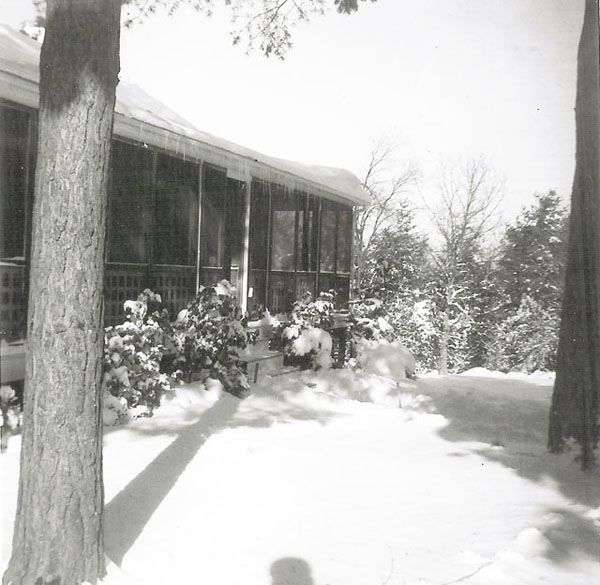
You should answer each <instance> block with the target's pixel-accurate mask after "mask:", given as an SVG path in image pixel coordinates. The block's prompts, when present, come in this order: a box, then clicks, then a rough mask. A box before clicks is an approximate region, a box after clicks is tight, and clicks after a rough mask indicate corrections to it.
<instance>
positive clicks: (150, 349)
mask: <svg viewBox="0 0 600 585" xmlns="http://www.w3.org/2000/svg"><path fill="white" fill-rule="evenodd" d="M160 303H161V298H160V295H157V294H155V293H153V292H152V291H150V290H148V289H146V290H145V291H144V292H143V293H141V294H140V295H139V296H138V298H137V300H128V301H125V303H124V309H125V314H126V317H127V320H126V321H125V322H124V323H122V324H120V325H115V326H114V327H106V329H105V330H104V378H103V388H104V391H105V406H106V407H107V409H108V410H112V411H113V412H116V413H117V415H116V419H115V421H113V424H114V422H116V421H117V420H118V421H121V420H123V418H124V417H125V416H126V410H125V409H127V408H136V407H138V406H145V407H146V409H147V412H148V414H152V411H153V409H154V408H155V407H156V406H158V405H159V403H160V399H161V397H162V395H163V394H164V393H165V392H169V391H170V390H171V389H172V387H173V385H174V384H175V383H176V380H177V378H178V373H174V374H172V375H169V374H166V373H164V372H161V368H160V365H161V360H162V358H163V355H164V353H165V349H166V348H165V343H168V339H169V336H168V329H169V320H168V314H167V312H166V310H162V311H161V310H159V309H158V307H160ZM149 307H150V308H156V310H154V311H152V312H150V311H149V310H148V308H149ZM165 329H167V331H165ZM109 396H112V397H114V398H115V399H116V401H115V400H112V399H110V398H109ZM117 402H118V405H117ZM109 418H112V415H110V416H109Z"/></svg>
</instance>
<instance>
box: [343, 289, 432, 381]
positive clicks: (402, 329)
mask: <svg viewBox="0 0 600 585" xmlns="http://www.w3.org/2000/svg"><path fill="white" fill-rule="evenodd" d="M351 314H352V319H351V340H352V351H351V353H352V356H353V358H356V357H357V354H358V353H359V351H360V347H361V346H362V345H363V344H364V341H367V342H369V341H374V342H378V341H388V342H399V343H401V344H402V345H403V346H405V347H407V348H408V350H409V351H410V353H411V355H412V356H414V359H415V362H416V365H415V371H416V372H425V371H427V370H430V369H431V368H433V367H435V361H436V348H437V346H436V343H437V333H436V330H435V327H434V321H433V320H434V307H433V304H432V303H431V301H429V300H428V299H426V298H421V295H420V294H419V291H415V292H414V293H402V292H397V293H396V294H394V295H393V296H388V298H387V299H386V300H381V299H379V298H368V299H362V300H359V301H355V302H353V303H351ZM367 345H368V344H367Z"/></svg>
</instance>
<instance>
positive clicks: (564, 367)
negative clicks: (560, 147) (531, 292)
mask: <svg viewBox="0 0 600 585" xmlns="http://www.w3.org/2000/svg"><path fill="white" fill-rule="evenodd" d="M598 20H599V19H598V1H597V0H586V7H585V16H584V23H583V29H582V33H581V40H580V44H579V53H578V70H577V102H576V128H577V142H576V144H577V150H576V166H575V179H574V183H573V192H572V196H571V216H570V224H569V247H568V258H567V268H566V284H565V292H564V298H563V308H562V315H561V327H560V337H559V347H558V357H557V369H556V381H555V384H554V393H553V396H552V407H551V411H550V426H549V434H548V448H549V449H550V451H552V452H560V451H562V450H563V449H564V445H565V441H566V440H567V439H569V438H574V439H575V440H576V441H577V442H578V443H579V444H580V445H581V449H582V465H583V467H584V468H588V467H589V466H590V465H591V464H592V462H593V449H594V446H596V445H597V443H598V438H599V437H598V430H599V426H598V425H599V421H598V416H599V414H600V412H599V398H600V76H599V68H600V66H599V62H600V53H599V43H598V36H599V30H598V28H599V27H598Z"/></svg>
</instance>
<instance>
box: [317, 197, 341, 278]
mask: <svg viewBox="0 0 600 585" xmlns="http://www.w3.org/2000/svg"><path fill="white" fill-rule="evenodd" d="M337 213H338V209H337V206H336V204H335V203H332V202H331V201H325V200H324V201H323V202H322V204H321V266H320V270H321V272H335V242H336V228H337Z"/></svg>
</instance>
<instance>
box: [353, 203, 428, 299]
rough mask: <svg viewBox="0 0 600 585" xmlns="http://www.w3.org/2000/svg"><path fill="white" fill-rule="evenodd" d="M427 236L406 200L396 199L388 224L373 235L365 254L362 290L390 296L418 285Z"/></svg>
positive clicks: (423, 263)
mask: <svg viewBox="0 0 600 585" xmlns="http://www.w3.org/2000/svg"><path fill="white" fill-rule="evenodd" d="M426 251H427V240H426V238H425V237H423V236H422V235H420V234H419V233H418V232H417V230H416V226H415V223H414V212H413V210H412V209H411V208H410V206H409V204H408V202H407V201H406V200H402V201H400V202H398V204H397V209H396V211H395V213H394V216H393V220H392V221H391V222H390V224H389V225H388V226H387V227H385V228H383V229H381V230H380V231H379V232H377V233H376V234H374V235H373V237H372V239H371V242H370V246H369V248H368V249H367V251H366V254H365V257H364V265H363V274H362V282H361V283H360V284H361V287H360V288H361V290H362V291H363V293H364V294H367V295H375V296H382V297H389V296H390V295H393V294H394V293H396V292H398V291H400V290H412V289H415V288H418V287H419V286H420V283H421V280H422V275H423V267H424V265H425V262H426Z"/></svg>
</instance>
